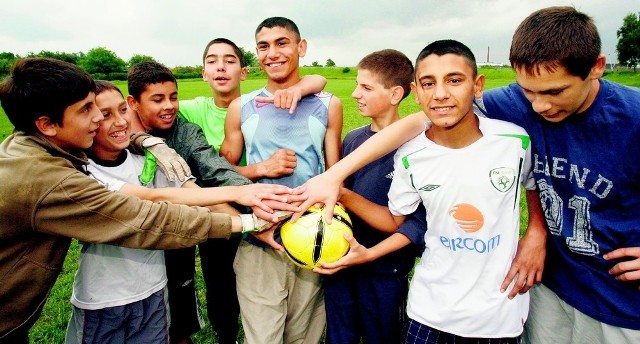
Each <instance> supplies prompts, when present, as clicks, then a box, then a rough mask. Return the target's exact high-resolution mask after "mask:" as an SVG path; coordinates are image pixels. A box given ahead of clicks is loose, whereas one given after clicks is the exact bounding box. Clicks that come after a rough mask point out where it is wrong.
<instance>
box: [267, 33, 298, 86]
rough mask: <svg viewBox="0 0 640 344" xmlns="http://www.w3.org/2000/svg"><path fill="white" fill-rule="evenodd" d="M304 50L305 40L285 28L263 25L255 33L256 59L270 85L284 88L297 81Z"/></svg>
mask: <svg viewBox="0 0 640 344" xmlns="http://www.w3.org/2000/svg"><path fill="white" fill-rule="evenodd" d="M306 51H307V42H306V41H305V40H304V39H300V38H299V37H298V35H297V34H296V33H295V32H293V31H291V30H288V29H286V28H283V27H280V26H274V27H272V28H267V27H263V28H262V29H261V30H260V31H258V33H256V52H257V54H258V60H259V61H260V67H262V69H263V70H264V71H265V73H266V74H267V76H268V77H269V81H268V84H269V85H271V86H275V87H277V88H286V87H289V86H291V85H293V84H295V83H296V82H298V81H299V80H300V76H299V75H298V67H299V60H300V57H303V56H304V55H305V53H306Z"/></svg>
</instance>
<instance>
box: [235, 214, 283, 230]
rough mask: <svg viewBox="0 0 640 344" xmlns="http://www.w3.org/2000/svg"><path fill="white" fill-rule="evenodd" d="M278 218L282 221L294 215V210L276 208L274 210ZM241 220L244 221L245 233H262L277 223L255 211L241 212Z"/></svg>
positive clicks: (243, 228)
mask: <svg viewBox="0 0 640 344" xmlns="http://www.w3.org/2000/svg"><path fill="white" fill-rule="evenodd" d="M273 215H275V216H276V217H277V218H278V222H282V221H284V220H286V219H288V218H290V217H291V215H293V212H291V211H286V210H276V211H274V212H273ZM240 220H241V221H242V234H245V233H260V232H262V231H264V230H267V229H269V228H271V227H273V226H274V225H275V223H273V222H271V221H267V220H263V219H261V218H259V217H257V216H256V215H255V214H254V213H251V214H240Z"/></svg>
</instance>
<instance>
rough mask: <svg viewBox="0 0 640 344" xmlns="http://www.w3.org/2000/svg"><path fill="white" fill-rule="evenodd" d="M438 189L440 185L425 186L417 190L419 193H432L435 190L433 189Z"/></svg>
mask: <svg viewBox="0 0 640 344" xmlns="http://www.w3.org/2000/svg"><path fill="white" fill-rule="evenodd" d="M439 187H440V185H434V184H427V185H425V186H423V187H421V188H420V189H418V190H421V191H433V190H435V189H437V188H439Z"/></svg>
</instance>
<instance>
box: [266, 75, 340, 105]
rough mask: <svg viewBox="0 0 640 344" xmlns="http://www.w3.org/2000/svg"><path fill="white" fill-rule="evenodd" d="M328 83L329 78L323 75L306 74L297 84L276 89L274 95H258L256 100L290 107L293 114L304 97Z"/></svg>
mask: <svg viewBox="0 0 640 344" xmlns="http://www.w3.org/2000/svg"><path fill="white" fill-rule="evenodd" d="M326 84H327V79H326V78H325V77H323V76H322V75H317V74H313V75H306V76H304V77H302V79H300V81H298V83H297V84H295V85H293V86H291V87H289V88H285V89H282V90H277V91H275V92H274V93H273V96H272V97H256V101H257V102H262V103H272V104H273V105H274V106H275V107H277V108H281V109H289V113H291V114H292V113H294V112H295V111H296V107H297V106H298V102H299V101H300V99H302V97H304V96H308V95H310V94H315V93H318V92H321V91H322V90H323V89H324V86H325V85H326Z"/></svg>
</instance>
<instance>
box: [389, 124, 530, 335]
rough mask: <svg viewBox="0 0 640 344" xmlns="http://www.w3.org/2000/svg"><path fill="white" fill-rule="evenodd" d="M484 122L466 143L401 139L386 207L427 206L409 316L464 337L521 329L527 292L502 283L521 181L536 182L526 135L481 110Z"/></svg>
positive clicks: (398, 211) (512, 248)
mask: <svg viewBox="0 0 640 344" xmlns="http://www.w3.org/2000/svg"><path fill="white" fill-rule="evenodd" d="M429 125H430V123H427V126H429ZM480 130H481V131H482V133H483V137H481V138H480V139H479V140H477V141H476V142H474V143H473V144H471V145H469V146H467V147H464V148H461V149H451V148H447V147H443V146H440V145H437V144H435V143H434V142H432V141H431V140H429V139H428V138H427V137H426V135H424V134H422V135H418V136H417V137H416V138H414V139H412V140H411V141H409V142H407V143H405V144H404V145H403V146H402V147H400V148H399V149H398V151H397V153H396V156H395V160H394V161H395V171H394V178H393V182H392V184H391V189H390V190H389V209H390V210H391V212H392V213H393V214H394V215H406V214H410V213H412V212H413V211H414V210H415V209H416V207H417V206H418V204H419V202H423V203H424V205H425V207H426V209H427V223H428V230H427V232H426V234H425V244H426V247H425V251H424V253H423V255H422V259H421V261H420V262H419V263H418V264H417V265H416V267H415V273H414V276H413V279H412V280H411V285H410V288H409V297H408V307H407V313H408V316H409V317H410V318H412V319H414V320H416V321H418V322H420V323H423V324H426V325H428V326H430V327H433V328H436V329H438V330H441V331H444V332H448V333H452V334H455V335H458V336H462V337H480V338H484V337H487V338H498V337H514V336H518V335H519V334H521V333H522V325H523V324H524V322H525V320H526V318H527V313H528V308H529V295H528V293H527V294H524V295H518V296H516V297H515V298H514V299H513V300H509V299H508V298H507V294H508V293H507V292H505V293H500V284H501V283H502V281H503V279H504V277H505V276H506V274H507V271H508V269H509V267H510V265H511V261H512V259H513V257H514V256H515V252H516V248H517V244H518V232H519V224H520V206H519V205H520V202H519V200H520V193H521V191H520V184H521V183H525V184H526V187H527V188H528V189H535V184H534V182H533V179H532V178H531V174H530V171H531V164H530V151H529V144H528V143H529V136H528V135H527V133H526V132H525V131H524V129H522V128H520V127H518V126H516V125H513V124H511V123H507V122H503V121H498V120H491V119H487V118H480Z"/></svg>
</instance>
